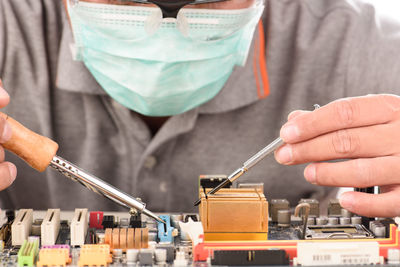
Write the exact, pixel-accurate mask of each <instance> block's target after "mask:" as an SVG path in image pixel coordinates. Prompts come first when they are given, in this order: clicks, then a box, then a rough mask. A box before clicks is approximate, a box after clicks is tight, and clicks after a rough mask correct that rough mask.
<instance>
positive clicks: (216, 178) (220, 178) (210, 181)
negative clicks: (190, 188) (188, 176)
mask: <svg viewBox="0 0 400 267" xmlns="http://www.w3.org/2000/svg"><path fill="white" fill-rule="evenodd" d="M225 180H228V176H226V175H200V177H199V184H200V188H214V187H216V186H218V185H219V184H220V183H222V182H224V181H225ZM231 186H232V183H231V182H229V183H227V184H226V185H225V186H224V188H229V187H231Z"/></svg>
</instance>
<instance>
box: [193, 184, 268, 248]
mask: <svg viewBox="0 0 400 267" xmlns="http://www.w3.org/2000/svg"><path fill="white" fill-rule="evenodd" d="M200 197H201V204H200V207H199V214H200V220H201V222H202V224H203V228H204V238H205V240H207V241H208V240H213V241H216V240H266V239H267V238H268V202H267V200H266V198H265V196H264V194H263V192H262V191H261V190H260V189H259V188H223V189H221V190H220V191H219V192H218V194H214V195H208V198H207V199H206V198H205V193H204V192H203V191H202V190H200ZM227 238H228V239H227Z"/></svg>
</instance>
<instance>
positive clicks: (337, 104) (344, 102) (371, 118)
mask: <svg viewBox="0 0 400 267" xmlns="http://www.w3.org/2000/svg"><path fill="white" fill-rule="evenodd" d="M371 111H373V112H371ZM399 113H400V97H398V96H394V95H370V96H364V97H355V98H345V99H340V100H337V101H334V102H331V103H329V104H328V105H326V106H323V107H321V108H319V109H317V110H314V111H313V112H310V113H306V114H302V115H300V116H297V117H296V118H294V119H293V120H291V121H289V122H287V123H286V124H285V125H284V126H283V127H282V129H281V134H280V136H281V138H282V139H283V140H284V141H285V143H297V142H300V141H304V140H308V139H310V138H313V137H316V136H319V135H322V134H325V133H329V132H333V131H337V130H340V129H347V128H354V127H361V126H368V125H374V124H383V123H388V122H390V121H392V120H394V119H396V118H399V117H400V115H399Z"/></svg>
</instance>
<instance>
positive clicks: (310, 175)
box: [304, 164, 317, 184]
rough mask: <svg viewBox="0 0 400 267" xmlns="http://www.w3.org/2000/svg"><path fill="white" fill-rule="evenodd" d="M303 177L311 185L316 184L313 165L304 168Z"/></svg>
mask: <svg viewBox="0 0 400 267" xmlns="http://www.w3.org/2000/svg"><path fill="white" fill-rule="evenodd" d="M304 177H306V180H307V181H308V182H309V183H311V184H317V183H316V182H317V177H316V166H315V164H310V165H308V166H307V167H306V169H305V171H304Z"/></svg>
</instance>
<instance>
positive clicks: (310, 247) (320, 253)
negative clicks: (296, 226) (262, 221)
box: [294, 242, 383, 266]
mask: <svg viewBox="0 0 400 267" xmlns="http://www.w3.org/2000/svg"><path fill="white" fill-rule="evenodd" d="M294 263H295V264H301V265H305V266H315V265H319V266H320V265H343V264H344V265H357V264H358V265H369V264H381V263H383V259H382V257H380V256H379V244H378V242H352V243H349V242H340V243H335V246H332V243H321V242H318V243H316V242H302V243H298V244H297V258H296V259H295V260H294Z"/></svg>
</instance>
